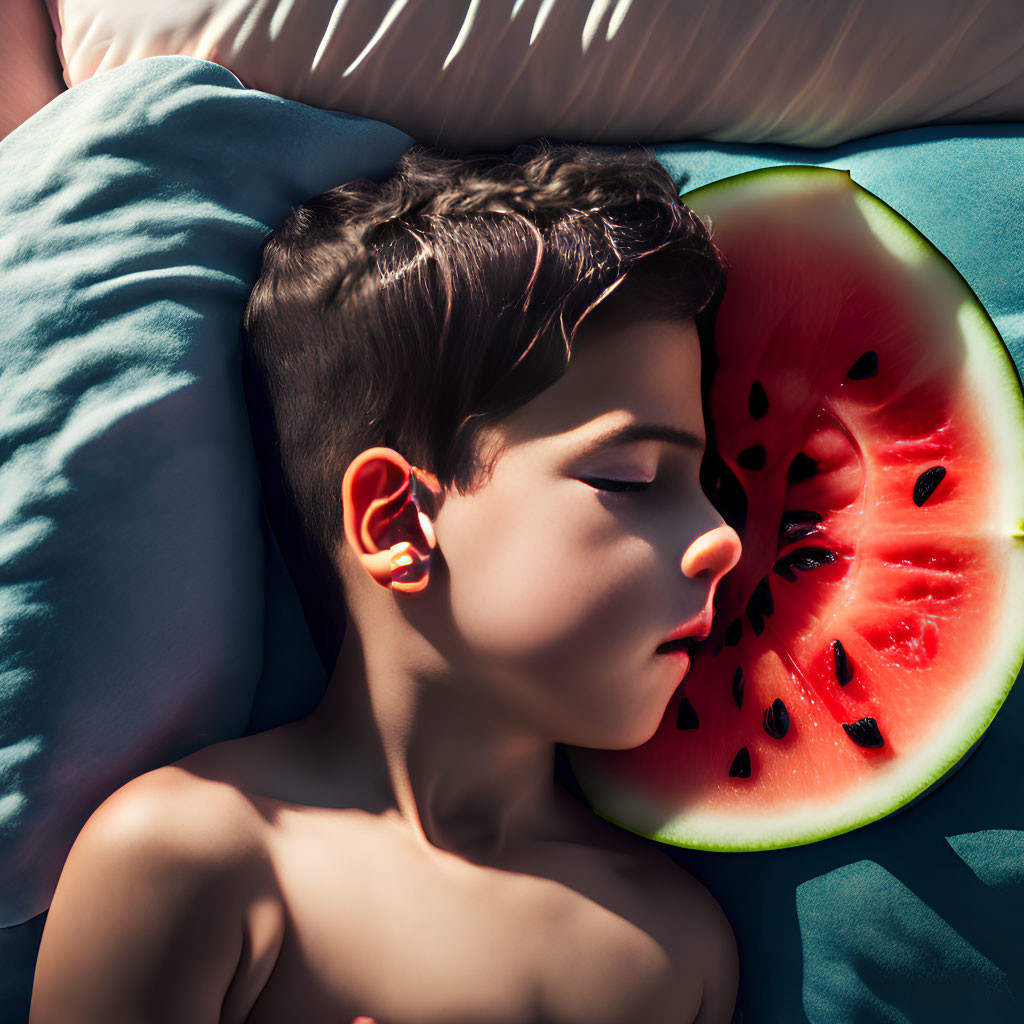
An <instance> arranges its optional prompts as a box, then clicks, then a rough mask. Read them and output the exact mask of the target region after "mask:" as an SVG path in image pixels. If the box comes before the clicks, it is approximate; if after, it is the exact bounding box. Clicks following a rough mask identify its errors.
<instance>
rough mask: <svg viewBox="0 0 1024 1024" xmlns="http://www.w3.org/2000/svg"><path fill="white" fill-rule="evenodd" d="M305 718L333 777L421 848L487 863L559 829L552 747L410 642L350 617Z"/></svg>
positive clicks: (481, 688)
mask: <svg viewBox="0 0 1024 1024" xmlns="http://www.w3.org/2000/svg"><path fill="white" fill-rule="evenodd" d="M388 632H390V635H381V634H382V633H384V634H387V633H388ZM311 718H312V719H313V720H315V724H316V732H317V733H318V735H319V737H320V739H321V740H322V741H323V745H322V747H323V749H324V750H325V751H328V752H329V754H328V756H329V757H330V758H332V760H336V767H337V769H338V771H339V772H345V773H349V774H351V773H357V776H358V777H359V778H360V780H361V782H365V783H366V787H367V788H366V793H367V798H368V799H369V800H370V801H372V804H373V807H374V809H379V810H380V811H381V813H382V814H383V816H384V817H388V818H392V819H395V820H397V821H399V822H400V823H401V824H403V825H404V826H406V827H408V829H409V830H410V831H411V833H412V835H413V837H414V839H415V840H416V841H417V842H419V843H420V844H422V845H423V846H424V847H425V848H430V849H431V850H432V851H436V850H443V851H446V852H449V853H454V854H457V855H460V856H462V857H466V858H468V859H477V858H480V859H497V858H500V857H501V856H502V855H503V854H505V853H508V852H510V851H512V850H513V849H515V848H518V847H520V846H521V845H522V844H523V843H527V842H529V841H530V840H536V839H540V838H544V837H545V836H551V835H552V834H554V833H556V832H557V831H558V824H559V822H560V821H561V823H562V824H564V815H565V808H564V803H563V802H562V801H561V800H560V799H559V797H558V794H557V793H556V787H555V783H554V774H553V772H554V750H555V748H554V742H553V740H551V739H548V738H545V737H542V736H540V735H538V734H536V733H534V734H531V733H530V732H529V730H528V728H527V726H526V724H525V723H523V722H521V721H518V720H517V717H516V715H515V714H514V712H513V711H512V710H511V709H510V708H508V707H505V706H502V705H501V704H500V703H499V702H498V701H497V700H496V698H495V697H494V690H493V688H492V687H490V686H487V685H484V681H483V680H479V679H477V680H474V679H471V678H467V677H465V676H464V675H462V674H460V673H459V672H458V671H455V670H452V669H451V668H450V667H449V666H447V665H445V664H444V660H443V658H442V657H441V656H440V655H439V654H438V652H437V651H436V650H435V649H434V648H433V647H432V645H430V644H429V642H428V641H426V640H425V638H424V637H423V636H422V635H421V634H419V633H415V634H414V635H410V636H409V637H408V639H407V642H406V643H404V644H403V643H401V642H396V639H395V635H394V631H393V630H392V631H387V630H384V631H378V632H377V633H376V634H375V633H374V632H373V631H370V632H369V634H367V632H366V631H363V632H360V631H359V630H357V628H356V626H355V624H354V622H353V621H352V620H350V622H349V626H348V631H347V633H346V636H345V641H344V643H343V645H342V649H341V653H340V655H339V657H338V661H337V664H336V666H335V670H334V673H333V675H332V678H331V682H330V685H329V687H328V691H327V694H326V695H325V697H324V699H323V701H322V702H321V704H320V706H319V707H318V708H317V710H316V711H315V712H314V714H313V716H311Z"/></svg>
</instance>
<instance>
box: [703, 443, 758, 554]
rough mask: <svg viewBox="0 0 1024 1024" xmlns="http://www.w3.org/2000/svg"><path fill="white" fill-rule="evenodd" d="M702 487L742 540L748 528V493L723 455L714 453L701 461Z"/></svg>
mask: <svg viewBox="0 0 1024 1024" xmlns="http://www.w3.org/2000/svg"><path fill="white" fill-rule="evenodd" d="M700 485H701V488H702V490H703V491H704V493H705V494H706V495H707V496H708V497H709V498H710V499H711V504H712V505H714V506H715V508H717V509H718V511H719V512H720V513H721V514H722V518H723V519H724V520H725V521H726V522H727V523H728V524H729V525H730V526H731V527H732V528H733V529H734V530H735V531H736V532H737V533H738V534H739V535H740V539H741V540H742V539H743V534H744V532H745V530H746V528H747V492H746V491H744V490H743V485H742V484H741V483H740V481H739V477H737V476H736V474H735V473H734V472H733V471H732V469H731V468H730V466H729V464H728V463H727V462H726V461H725V459H723V458H722V457H721V455H718V454H714V453H712V454H710V455H709V456H708V457H707V458H705V459H703V460H702V461H701V466H700Z"/></svg>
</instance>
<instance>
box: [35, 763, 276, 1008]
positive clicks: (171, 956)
mask: <svg viewBox="0 0 1024 1024" xmlns="http://www.w3.org/2000/svg"><path fill="white" fill-rule="evenodd" d="M258 817H259V816H258V815H257V814H256V812H255V811H254V810H253V809H252V808H251V806H249V805H248V802H247V801H246V799H245V797H244V794H242V793H240V792H239V791H238V790H236V789H234V788H233V787H231V786H227V785H224V784H220V783H214V782H210V781H209V780H206V779H203V778H200V777H197V776H194V775H192V774H191V773H190V772H188V771H187V770H185V769H182V768H180V767H176V766H173V765H172V766H167V767H165V768H160V769H157V770H156V771H152V772H148V773H146V774H145V775H142V776H139V777H138V778H136V779H133V780H132V781H131V782H128V783H126V784H125V785H124V786H122V787H121V788H120V789H118V790H117V791H116V792H115V793H113V794H112V795H111V796H110V797H108V798H107V799H106V800H105V801H104V802H103V803H102V804H101V805H100V807H98V808H97V809H96V811H94V812H93V814H92V815H91V816H90V818H89V820H88V821H87V822H86V824H85V826H84V827H83V828H82V830H81V832H80V833H79V835H78V837H77V838H76V840H75V843H74V845H73V846H72V848H71V852H70V853H69V855H68V858H67V860H66V862H65V865H64V869H63V871H62V873H61V876H60V879H59V881H58V884H57V889H56V892H55V893H54V898H53V902H52V904H51V906H50V911H49V914H48V916H47V922H46V926H45V928H44V933H43V938H42V941H41V944H40V951H39V958H38V961H37V966H36V976H35V981H34V987H33V996H32V1016H31V1020H32V1022H33V1024H36V1022H37V1021H38V1022H42V1021H50V1020H59V1019H67V1018H66V1017H65V1016H64V1014H65V1013H66V1012H67V1010H68V1008H69V1007H70V1006H72V1005H73V1006H76V1007H79V1008H80V1010H76V1013H77V1014H78V1015H77V1017H76V1019H79V1020H82V1021H92V1020H102V1019H107V1020H109V1019H122V1018H123V1019H127V1018H128V1017H133V1018H134V1017H138V1016H145V1015H146V1013H148V1012H150V1011H151V1010H152V1007H151V1006H150V1005H149V1003H150V1001H156V1000H161V1005H163V1006H165V1007H166V1006H168V1005H169V1006H173V1007H174V1009H175V1010H176V1011H178V1012H180V1013H181V1014H182V1015H183V1017H187V1018H188V1019H191V1020H195V1021H205V1020H208V1019H217V1018H216V1017H212V1016H211V1015H213V1014H214V1012H215V1011H216V1013H217V1014H219V1013H220V1009H221V1007H222V1005H225V1004H226V1003H227V1002H231V1001H232V999H233V998H234V997H232V992H237V991H239V989H240V988H246V987H247V986H251V985H252V983H253V982H252V978H251V975H252V970H251V968H247V967H246V964H247V952H249V951H248V950H247V935H248V931H249V930H250V929H251V922H252V918H253V914H254V911H258V913H259V915H261V917H262V919H264V920H265V919H266V917H267V912H266V907H267V905H268V900H269V903H270V905H271V906H272V905H273V901H274V894H273V885H272V877H273V872H272V871H271V870H269V864H268V854H267V850H266V849H265V839H264V838H263V835H262V834H261V830H260V828H259V825H258V822H257V820H256V819H257V818H258ZM282 916H283V915H282ZM263 930H264V931H266V925H265V924H264V925H263ZM239 998H241V996H240V997H239ZM253 998H255V997H254V996H253ZM133 1000H134V1001H133ZM168 1000H170V1002H168ZM224 1019H225V1020H228V1019H231V1018H230V1016H229V1017H225V1018H224ZM237 1019H242V1018H241V1017H239V1018H237Z"/></svg>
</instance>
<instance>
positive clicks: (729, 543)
mask: <svg viewBox="0 0 1024 1024" xmlns="http://www.w3.org/2000/svg"><path fill="white" fill-rule="evenodd" d="M742 553H743V545H742V543H741V542H740V538H739V534H738V533H737V532H736V531H735V530H734V529H733V528H732V527H731V526H727V525H726V524H725V523H722V525H721V526H716V527H715V528H714V529H713V530H708V532H707V533H702V534H701V535H700V536H699V537H698V538H697V539H696V540H695V541H694V542H693V543H692V544H691V545H690V546H689V547H688V548H687V549H686V551H684V552H683V557H682V560H681V562H680V567H681V568H682V570H683V575H684V576H687V577H690V578H692V577H694V576H698V575H700V574H701V573H705V572H709V573H710V574H711V592H712V594H713V593H714V588H715V587H716V586H717V584H718V581H719V580H720V579H721V578H722V577H723V576H724V575H725V574H726V573H727V572H729V570H730V569H732V568H733V567H734V566H735V565H736V563H737V562H738V561H739V560H740V555H741V554H742Z"/></svg>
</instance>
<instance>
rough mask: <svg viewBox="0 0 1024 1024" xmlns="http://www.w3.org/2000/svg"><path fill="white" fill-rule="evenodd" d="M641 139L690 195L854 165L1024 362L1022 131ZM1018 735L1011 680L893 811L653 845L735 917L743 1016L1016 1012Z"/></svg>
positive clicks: (1000, 1016)
mask: <svg viewBox="0 0 1024 1024" xmlns="http://www.w3.org/2000/svg"><path fill="white" fill-rule="evenodd" d="M651 148H652V149H653V150H654V152H655V153H656V154H657V156H658V157H659V159H660V160H661V161H662V162H663V163H664V164H665V165H666V166H667V167H668V168H669V170H670V172H671V173H672V174H673V177H674V178H675V180H676V181H677V183H678V182H680V181H681V178H682V175H683V174H684V173H688V174H689V175H690V178H689V181H688V182H687V183H686V184H685V186H683V193H684V196H685V192H686V191H688V190H690V189H695V188H699V187H700V186H701V185H705V184H708V183H709V182H712V181H716V180H718V179H720V178H725V177H728V176H730V175H733V174H739V173H741V172H743V171H748V170H754V169H755V168H759V167H771V166H776V165H780V164H813V165H815V166H821V167H834V168H840V169H843V170H848V171H849V172H850V174H851V176H852V177H853V180H854V181H856V182H857V183H858V184H860V185H863V186H864V187H865V188H867V189H868V190H870V191H871V192H873V193H874V194H875V195H877V196H879V197H880V198H882V199H884V200H885V202H887V203H888V204H889V205H890V206H892V207H893V208H894V209H895V210H897V211H898V212H899V213H901V214H902V215H903V216H904V217H906V218H907V219H908V220H909V221H911V223H913V224H914V225H915V226H916V227H917V228H918V230H920V231H921V232H923V233H924V234H925V235H926V236H927V237H928V238H929V239H930V240H931V241H932V242H933V243H934V244H935V245H936V246H937V247H938V248H939V249H941V250H942V252H943V253H945V255H946V256H947V257H948V258H949V260H950V261H951V262H952V263H953V265H954V266H955V267H956V268H957V270H958V271H959V272H960V273H961V274H962V275H963V277H964V278H965V279H966V281H967V283H968V284H969V285H970V286H971V287H972V288H973V289H974V292H975V294H976V295H977V296H978V297H979V299H981V301H982V303H983V304H984V305H985V308H986V309H987V310H988V312H989V315H990V316H991V317H992V319H993V320H994V322H995V324H996V326H997V328H998V329H999V331H1000V333H1001V334H1002V336H1003V339H1004V341H1005V342H1006V344H1007V346H1008V348H1009V349H1010V351H1011V353H1012V354H1013V357H1014V360H1015V361H1016V364H1017V367H1018V371H1019V372H1022V373H1024V175H1022V173H1021V168H1024V125H984V126H982V125H971V126H959V127H944V128H923V129H915V130H912V131H903V132H894V133H891V134H887V135H883V136H878V137H875V138H870V139H862V140H859V141H857V142H853V143H848V144H846V145H844V146H841V147H837V148H835V149H828V150H806V149H795V148H790V147H767V146H756V147H755V146H740V145H709V144H707V143H687V144H677V145H656V146H652V147H651ZM1018 620H1019V621H1020V622H1021V628H1024V616H1021V615H1018ZM1021 735H1024V686H1022V685H1021V680H1020V677H1018V681H1017V684H1016V685H1015V687H1014V689H1013V691H1011V693H1010V696H1009V698H1008V699H1007V701H1006V703H1005V704H1004V705H1003V707H1002V709H1001V710H1000V711H999V714H998V715H997V716H996V719H995V721H994V722H993V724H992V725H991V726H990V728H989V730H988V731H987V733H986V734H985V736H984V738H983V741H982V742H981V744H980V745H979V746H978V747H977V748H976V750H975V752H974V753H973V755H972V756H971V758H970V760H969V761H967V762H966V763H965V764H962V766H961V767H960V768H959V770H958V771H957V772H956V773H955V774H952V775H951V776H949V777H947V780H946V781H945V782H944V783H943V784H942V785H941V786H939V787H938V788H936V789H935V790H933V791H932V792H931V793H930V794H929V795H927V796H926V797H925V799H923V800H921V801H919V802H918V803H916V804H915V805H914V806H912V807H908V808H906V809H905V810H904V811H903V812H902V813H899V814H897V815H893V816H891V817H890V818H888V819H887V820H884V821H880V822H876V823H874V824H872V825H868V826H867V827H865V828H862V829H859V830H858V831H856V832H852V833H849V834H847V835H845V836H838V837H836V838H834V839H830V840H827V841H825V842H822V843H816V844H813V845H811V846H805V847H797V848H794V849H790V850H777V851H772V852H765V853H748V854H720V853H701V852H695V851H682V850H675V849H670V848H667V847H663V849H668V850H669V852H670V855H671V856H672V857H673V859H675V860H676V861H677V862H678V863H680V864H681V865H682V866H684V867H685V868H687V870H689V871H691V872H692V873H693V874H695V875H696V876H697V877H698V878H700V879H701V881H703V882H704V884H705V885H706V886H707V887H708V888H709V889H710V890H711V892H713V893H714V894H715V896H716V897H717V898H718V899H719V902H720V903H721V904H722V905H723V907H724V908H725V910H726V913H727V914H728V916H729V918H730V920H731V921H732V924H733V928H734V930H735V933H736V936H737V942H738V945H739V951H740V965H741V966H740V970H741V978H740V1000H739V1007H738V1013H737V1017H736V1020H737V1021H743V1022H744V1024H794V1022H800V1021H804V1020H809V1021H811V1022H812V1024H883V1022H885V1024H919V1022H927V1024H953V1022H964V1021H971V1022H973V1021H979V1022H981V1021H984V1022H985V1024H996V1022H999V1024H1002V1022H1007V1024H1008V1022H1011V1021H1013V1022H1017V1021H1022V1020H1024V928H1022V926H1021V922H1022V921H1024V800H1022V799H1021V798H1020V795H1019V788H1020V786H1019V783H1018V771H1019V770H1020V757H1019V751H1020V737H1021Z"/></svg>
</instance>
